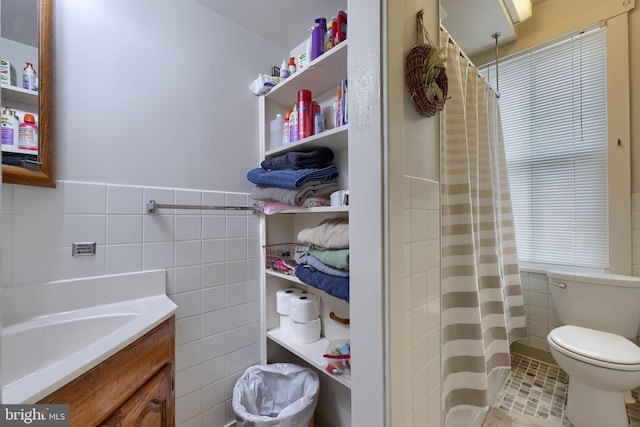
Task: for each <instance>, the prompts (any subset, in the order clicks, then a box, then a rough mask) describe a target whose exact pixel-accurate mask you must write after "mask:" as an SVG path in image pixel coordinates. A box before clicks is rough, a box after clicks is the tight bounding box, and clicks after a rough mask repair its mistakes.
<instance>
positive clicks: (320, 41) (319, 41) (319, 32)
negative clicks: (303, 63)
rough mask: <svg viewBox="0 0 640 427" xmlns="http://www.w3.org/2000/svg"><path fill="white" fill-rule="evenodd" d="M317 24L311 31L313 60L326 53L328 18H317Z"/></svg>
mask: <svg viewBox="0 0 640 427" xmlns="http://www.w3.org/2000/svg"><path fill="white" fill-rule="evenodd" d="M316 24H318V25H316V26H315V27H314V28H313V31H312V32H311V60H312V61H313V60H314V59H316V58H317V57H318V56H320V55H322V54H323V53H324V47H325V45H326V43H327V41H326V38H327V20H326V19H325V18H318V19H316Z"/></svg>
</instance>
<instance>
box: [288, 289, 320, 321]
mask: <svg viewBox="0 0 640 427" xmlns="http://www.w3.org/2000/svg"><path fill="white" fill-rule="evenodd" d="M289 316H290V317H291V320H293V321H294V322H298V323H308V322H311V321H312V320H315V319H317V318H318V317H320V299H319V298H318V296H317V295H314V294H307V293H302V294H297V295H294V296H292V297H291V300H290V302H289Z"/></svg>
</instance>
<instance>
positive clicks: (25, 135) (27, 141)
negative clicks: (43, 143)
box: [18, 114, 38, 151]
mask: <svg viewBox="0 0 640 427" xmlns="http://www.w3.org/2000/svg"><path fill="white" fill-rule="evenodd" d="M18 148H21V149H23V150H32V151H38V126H37V125H36V120H35V118H34V117H33V114H25V115H24V122H22V123H20V135H19V136H18Z"/></svg>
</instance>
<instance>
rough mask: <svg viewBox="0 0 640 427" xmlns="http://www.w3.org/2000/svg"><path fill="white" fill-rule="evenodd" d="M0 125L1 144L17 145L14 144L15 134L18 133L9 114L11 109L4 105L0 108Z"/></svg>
mask: <svg viewBox="0 0 640 427" xmlns="http://www.w3.org/2000/svg"><path fill="white" fill-rule="evenodd" d="M0 122H1V126H2V145H3V146H4V145H6V146H10V147H14V148H15V147H17V145H16V144H15V136H16V135H17V134H18V128H16V127H15V125H14V121H13V117H12V116H11V109H10V108H9V107H4V110H2V117H1V118H0Z"/></svg>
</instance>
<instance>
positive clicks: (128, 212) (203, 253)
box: [0, 181, 260, 427]
mask: <svg viewBox="0 0 640 427" xmlns="http://www.w3.org/2000/svg"><path fill="white" fill-rule="evenodd" d="M150 199H154V200H156V202H158V203H168V204H173V203H176V204H197V205H199V204H206V205H218V206H220V205H225V204H229V205H241V206H246V205H247V204H248V203H249V196H248V195H247V194H240V193H223V192H203V191H194V190H185V189H172V188H155V187H136V186H122V185H111V184H96V183H85V182H69V181H66V182H62V181H59V182H58V187H57V188H56V189H48V188H47V189H45V188H39V187H26V186H20V185H10V184H4V185H2V219H1V222H0V227H1V230H0V233H1V234H0V271H1V274H0V283H1V285H2V286H3V287H13V286H24V285H29V284H32V283H39V282H47V281H52V280H59V279H64V278H73V277H85V276H97V275H103V274H115V273H125V272H132V271H141V270H150V269H158V268H162V269H166V271H167V293H168V294H169V296H170V297H171V298H172V299H173V300H174V301H175V302H176V304H177V305H178V310H177V313H176V425H178V426H180V427H186V426H201V425H211V426H222V425H225V424H228V423H230V422H232V421H233V410H232V408H231V392H232V390H233V386H234V384H235V382H236V380H237V378H238V377H239V376H240V374H241V373H242V372H243V371H244V369H245V368H246V367H247V366H249V365H251V364H255V363H258V362H259V360H258V357H259V356H258V355H259V338H260V334H259V331H260V327H259V313H260V310H259V307H260V304H259V298H260V290H259V272H258V265H259V262H258V257H259V254H260V248H259V243H258V242H259V236H258V232H259V225H258V218H257V217H256V216H254V215H252V214H251V213H247V212H244V211H233V212H231V211H230V212H225V211H199V210H186V209H175V210H174V209H160V210H159V212H158V214H146V213H145V212H146V208H145V205H146V201H147V200H150ZM84 241H95V242H96V243H97V253H96V256H93V257H72V256H71V244H72V243H73V242H84Z"/></svg>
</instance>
